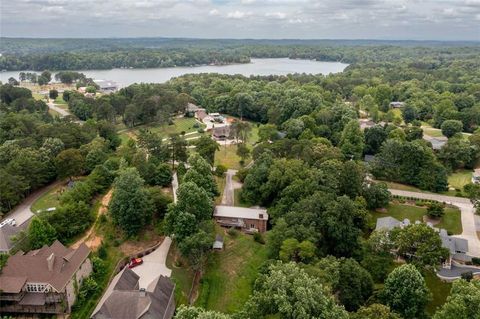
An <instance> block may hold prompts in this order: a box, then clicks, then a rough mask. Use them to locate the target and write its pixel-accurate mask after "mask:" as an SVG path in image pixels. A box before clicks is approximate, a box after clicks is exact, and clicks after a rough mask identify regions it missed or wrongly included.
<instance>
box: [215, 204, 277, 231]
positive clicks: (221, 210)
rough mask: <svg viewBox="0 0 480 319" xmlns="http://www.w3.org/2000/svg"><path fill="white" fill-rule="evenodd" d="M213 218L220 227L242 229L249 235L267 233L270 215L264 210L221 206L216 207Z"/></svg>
mask: <svg viewBox="0 0 480 319" xmlns="http://www.w3.org/2000/svg"><path fill="white" fill-rule="evenodd" d="M213 218H214V219H215V221H216V222H217V223H218V224H219V225H220V226H224V227H235V228H240V229H242V230H243V231H245V232H248V233H253V232H260V233H264V232H266V231H267V221H268V214H267V210H266V209H262V208H245V207H236V206H222V205H219V206H217V207H215V211H214V213H213Z"/></svg>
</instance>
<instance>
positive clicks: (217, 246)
mask: <svg viewBox="0 0 480 319" xmlns="http://www.w3.org/2000/svg"><path fill="white" fill-rule="evenodd" d="M212 248H213V250H223V237H222V236H221V235H217V236H216V237H215V242H214V243H213V246H212Z"/></svg>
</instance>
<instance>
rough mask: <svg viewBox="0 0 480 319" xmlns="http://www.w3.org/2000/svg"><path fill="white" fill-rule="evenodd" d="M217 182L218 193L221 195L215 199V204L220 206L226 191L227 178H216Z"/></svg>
mask: <svg viewBox="0 0 480 319" xmlns="http://www.w3.org/2000/svg"><path fill="white" fill-rule="evenodd" d="M215 181H216V182H217V187H218V192H219V193H220V194H219V195H218V196H217V198H215V204H217V205H220V204H221V203H222V197H223V191H224V190H225V183H226V181H225V176H222V177H218V176H215Z"/></svg>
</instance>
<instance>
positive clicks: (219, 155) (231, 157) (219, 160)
mask: <svg viewBox="0 0 480 319" xmlns="http://www.w3.org/2000/svg"><path fill="white" fill-rule="evenodd" d="M251 124H252V131H251V132H250V137H249V139H248V142H247V145H248V147H249V148H250V150H252V149H253V145H255V144H256V143H257V142H258V127H257V126H256V124H255V123H251ZM218 143H219V144H220V150H219V151H217V152H216V153H215V165H219V164H221V165H224V166H226V167H228V168H231V169H241V168H242V166H241V165H240V157H239V156H238V155H237V146H236V145H225V144H222V142H218ZM251 161H252V159H251V158H248V159H247V160H246V161H245V165H248V164H249V163H250V162H251Z"/></svg>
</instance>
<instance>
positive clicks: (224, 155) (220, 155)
mask: <svg viewBox="0 0 480 319" xmlns="http://www.w3.org/2000/svg"><path fill="white" fill-rule="evenodd" d="M219 144H220V150H219V151H217V152H216V153H215V165H220V164H221V165H224V166H225V167H227V168H232V169H241V168H242V166H241V165H240V157H239V156H238V155H237V145H226V146H225V145H222V144H221V142H220V143H219ZM248 161H249V160H247V162H248Z"/></svg>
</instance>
